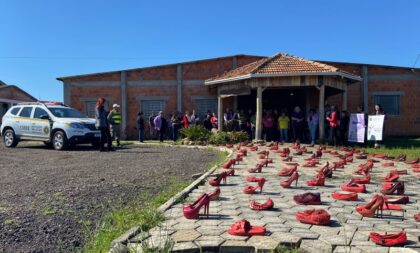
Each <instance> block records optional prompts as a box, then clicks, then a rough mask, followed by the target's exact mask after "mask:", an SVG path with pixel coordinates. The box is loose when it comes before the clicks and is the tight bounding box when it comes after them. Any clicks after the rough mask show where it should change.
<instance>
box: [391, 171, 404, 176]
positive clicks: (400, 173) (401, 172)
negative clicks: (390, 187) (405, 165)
mask: <svg viewBox="0 0 420 253" xmlns="http://www.w3.org/2000/svg"><path fill="white" fill-rule="evenodd" d="M391 172H393V173H396V174H398V175H408V171H407V170H391Z"/></svg>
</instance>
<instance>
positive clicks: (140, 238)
mask: <svg viewBox="0 0 420 253" xmlns="http://www.w3.org/2000/svg"><path fill="white" fill-rule="evenodd" d="M149 237H150V234H149V232H140V233H138V234H137V235H135V236H134V237H133V238H130V239H129V240H128V241H129V242H133V243H140V242H142V241H144V240H146V239H147V238H149Z"/></svg>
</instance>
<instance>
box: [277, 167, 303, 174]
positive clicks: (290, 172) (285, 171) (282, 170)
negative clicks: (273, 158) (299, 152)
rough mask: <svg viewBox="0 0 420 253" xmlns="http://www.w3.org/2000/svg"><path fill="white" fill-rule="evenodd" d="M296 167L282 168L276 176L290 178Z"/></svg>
mask: <svg viewBox="0 0 420 253" xmlns="http://www.w3.org/2000/svg"><path fill="white" fill-rule="evenodd" d="M297 167H298V166H297V165H294V166H292V167H290V168H289V167H284V168H282V169H281V170H280V171H279V173H278V174H277V175H279V176H281V177H285V176H289V177H290V176H291V175H292V174H293V172H295V171H297Z"/></svg>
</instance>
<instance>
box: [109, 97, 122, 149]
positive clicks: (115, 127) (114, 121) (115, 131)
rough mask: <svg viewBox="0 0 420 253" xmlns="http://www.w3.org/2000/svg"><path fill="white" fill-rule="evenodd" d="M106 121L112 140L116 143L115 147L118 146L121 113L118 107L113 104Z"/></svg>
mask: <svg viewBox="0 0 420 253" xmlns="http://www.w3.org/2000/svg"><path fill="white" fill-rule="evenodd" d="M108 121H109V123H110V125H111V134H112V138H113V139H114V140H115V141H116V142H117V146H118V147H119V146H120V135H121V128H120V125H121V113H120V105H118V104H114V105H113V106H112V110H111V111H110V112H109V114H108Z"/></svg>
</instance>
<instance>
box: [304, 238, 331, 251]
mask: <svg viewBox="0 0 420 253" xmlns="http://www.w3.org/2000/svg"><path fill="white" fill-rule="evenodd" d="M299 248H300V251H301V252H308V253H309V252H310V253H312V252H314V249H316V252H319V253H332V252H333V247H332V246H331V244H329V243H327V242H324V241H320V240H302V242H301V243H300V247H299Z"/></svg>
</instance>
